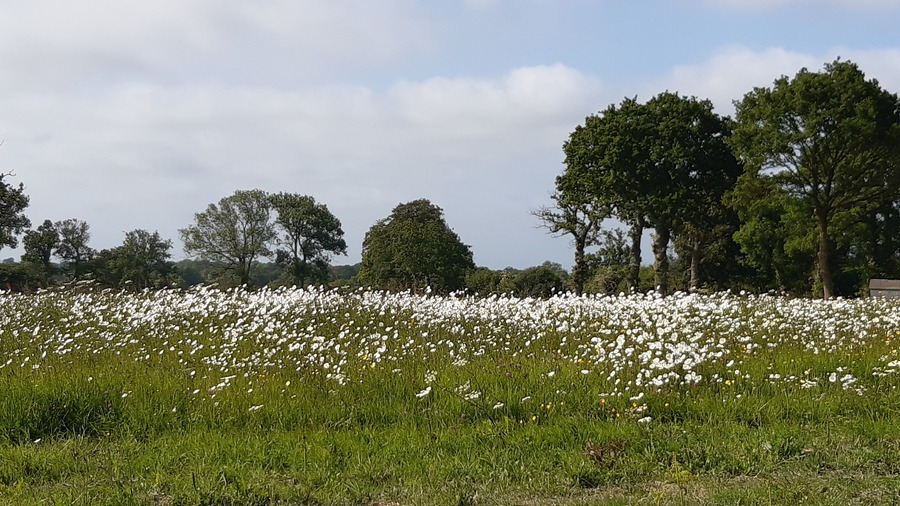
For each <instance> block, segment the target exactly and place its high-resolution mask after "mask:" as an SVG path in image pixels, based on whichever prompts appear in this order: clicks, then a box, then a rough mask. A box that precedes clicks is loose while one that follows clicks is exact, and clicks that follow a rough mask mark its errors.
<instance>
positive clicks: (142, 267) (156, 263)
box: [95, 229, 173, 290]
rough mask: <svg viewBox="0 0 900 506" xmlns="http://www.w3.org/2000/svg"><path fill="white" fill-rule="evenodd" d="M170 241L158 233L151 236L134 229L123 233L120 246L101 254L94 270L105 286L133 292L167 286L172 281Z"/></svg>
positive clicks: (144, 231) (143, 231)
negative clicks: (126, 288) (129, 288)
mask: <svg viewBox="0 0 900 506" xmlns="http://www.w3.org/2000/svg"><path fill="white" fill-rule="evenodd" d="M171 249H172V241H170V240H164V239H162V237H160V235H159V232H153V233H152V234H151V233H150V232H148V231H146V230H142V229H136V230H132V231H131V232H127V233H126V234H125V240H124V241H123V243H122V245H120V246H117V247H115V248H113V249H111V250H104V251H101V252H100V254H99V255H98V263H99V264H100V265H101V266H102V267H101V266H98V267H95V269H96V270H98V271H99V272H100V275H99V276H98V277H99V278H100V279H101V281H102V282H103V283H105V284H107V285H108V286H117V287H120V286H128V287H131V288H133V289H136V290H143V289H145V288H160V287H163V286H168V285H170V284H171V283H172V281H173V279H172V277H171V274H172V272H173V265H172V263H171V262H169V258H170V257H171V256H172V255H171V252H170V250H171Z"/></svg>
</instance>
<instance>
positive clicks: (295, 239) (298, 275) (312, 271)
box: [270, 193, 347, 284]
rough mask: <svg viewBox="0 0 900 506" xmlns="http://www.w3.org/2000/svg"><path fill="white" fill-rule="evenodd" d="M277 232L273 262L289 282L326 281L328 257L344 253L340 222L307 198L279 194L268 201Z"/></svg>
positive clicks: (292, 194) (310, 198) (345, 247)
mask: <svg viewBox="0 0 900 506" xmlns="http://www.w3.org/2000/svg"><path fill="white" fill-rule="evenodd" d="M270 200H271V203H272V207H273V208H274V209H275V212H276V218H275V225H276V226H277V231H278V233H279V234H278V240H277V242H278V246H280V247H279V248H278V249H277V250H276V262H277V263H278V264H279V265H281V266H282V267H284V268H285V269H286V274H287V277H288V279H289V281H290V282H292V283H295V284H304V283H307V282H316V283H324V282H327V281H328V277H329V272H328V262H329V261H330V260H331V255H332V254H336V255H344V254H346V253H347V243H346V241H344V231H343V230H342V229H341V221H340V220H338V219H337V217H336V216H335V215H333V214H332V213H331V211H329V210H328V207H327V206H326V205H325V204H320V203H318V202H316V200H315V199H314V198H312V197H310V196H308V195H298V194H295V193H278V194H275V195H272V196H271V197H270Z"/></svg>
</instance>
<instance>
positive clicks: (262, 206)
mask: <svg viewBox="0 0 900 506" xmlns="http://www.w3.org/2000/svg"><path fill="white" fill-rule="evenodd" d="M179 233H180V235H181V240H182V241H183V242H184V251H185V253H187V254H188V256H198V257H199V258H201V259H203V260H209V261H211V262H214V263H216V264H219V265H220V266H221V267H222V268H223V269H224V270H225V271H227V272H231V273H233V274H234V275H235V276H236V278H237V279H238V280H239V282H240V283H241V284H249V283H250V267H251V266H252V265H253V261H254V260H256V259H257V258H259V257H261V256H269V255H270V254H271V253H270V251H269V246H270V245H271V243H272V241H273V240H274V239H275V228H274V226H273V224H272V221H271V203H270V201H269V196H268V195H267V194H266V192H264V191H262V190H247V191H242V190H238V191H236V192H234V194H233V195H231V196H228V197H224V198H222V199H221V200H219V203H218V205H216V204H210V205H209V206H208V207H207V208H206V211H203V212H200V213H196V214H195V215H194V224H193V225H191V226H189V227H187V228H183V229H180V230H179Z"/></svg>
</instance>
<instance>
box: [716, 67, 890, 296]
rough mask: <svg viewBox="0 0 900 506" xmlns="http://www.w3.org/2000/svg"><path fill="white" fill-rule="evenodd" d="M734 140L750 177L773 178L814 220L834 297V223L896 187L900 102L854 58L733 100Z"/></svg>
mask: <svg viewBox="0 0 900 506" xmlns="http://www.w3.org/2000/svg"><path fill="white" fill-rule="evenodd" d="M735 105H736V108H737V115H736V119H737V127H736V129H735V134H734V136H733V138H732V145H733V147H734V148H735V151H736V152H737V153H738V154H739V157H740V159H741V161H742V162H743V163H744V166H745V171H746V172H747V173H748V174H750V176H751V177H759V178H770V179H771V180H772V181H773V182H774V183H775V184H776V185H777V186H778V187H780V188H781V189H783V190H784V191H785V192H787V194H788V195H790V196H792V197H796V198H798V199H801V201H802V202H803V203H804V205H805V206H806V207H807V208H808V209H809V210H810V211H811V214H812V215H813V216H814V217H815V220H816V229H817V235H818V251H817V254H816V265H817V270H818V276H819V279H820V281H821V284H822V290H823V296H824V298H826V299H828V298H830V297H832V296H833V295H835V285H834V271H833V268H834V266H833V260H834V259H833V248H834V244H833V234H834V233H835V231H834V230H833V229H832V226H833V225H834V224H835V218H836V216H838V215H840V214H842V213H853V214H864V213H863V212H862V210H861V208H862V207H864V206H866V205H867V204H868V203H872V202H878V203H882V202H894V201H897V200H898V192H900V167H898V161H900V158H898V146H900V100H898V97H897V95H894V94H891V93H888V92H887V91H885V90H883V89H882V88H881V86H879V84H878V82H877V81H876V80H874V79H872V80H866V78H865V75H864V74H863V72H862V71H861V70H860V69H859V68H858V67H857V66H856V65H855V64H853V63H851V62H842V61H840V60H836V61H834V62H833V63H830V64H826V65H825V69H824V71H823V72H810V71H808V70H807V69H805V68H804V69H801V70H800V72H798V73H797V75H796V76H794V78H793V79H788V78H787V77H786V76H782V77H781V78H779V79H777V80H776V81H775V83H774V86H773V87H771V88H755V89H754V90H753V91H751V92H749V93H747V94H746V95H744V97H743V99H742V100H741V101H739V102H736V103H735Z"/></svg>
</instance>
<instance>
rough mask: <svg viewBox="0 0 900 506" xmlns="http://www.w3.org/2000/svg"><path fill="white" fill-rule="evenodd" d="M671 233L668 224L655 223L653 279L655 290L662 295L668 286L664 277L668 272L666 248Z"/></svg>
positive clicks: (667, 247) (667, 248)
mask: <svg viewBox="0 0 900 506" xmlns="http://www.w3.org/2000/svg"><path fill="white" fill-rule="evenodd" d="M671 235H672V231H671V230H670V229H669V227H668V226H665V225H657V227H656V234H655V235H654V236H653V256H654V257H655V258H656V263H655V264H654V265H653V270H654V274H655V276H654V277H655V279H654V281H655V283H656V290H657V291H658V292H659V293H661V294H662V295H665V294H666V292H667V291H668V288H669V286H668V283H667V281H666V278H667V277H668V273H669V255H668V250H669V238H670V236H671Z"/></svg>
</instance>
